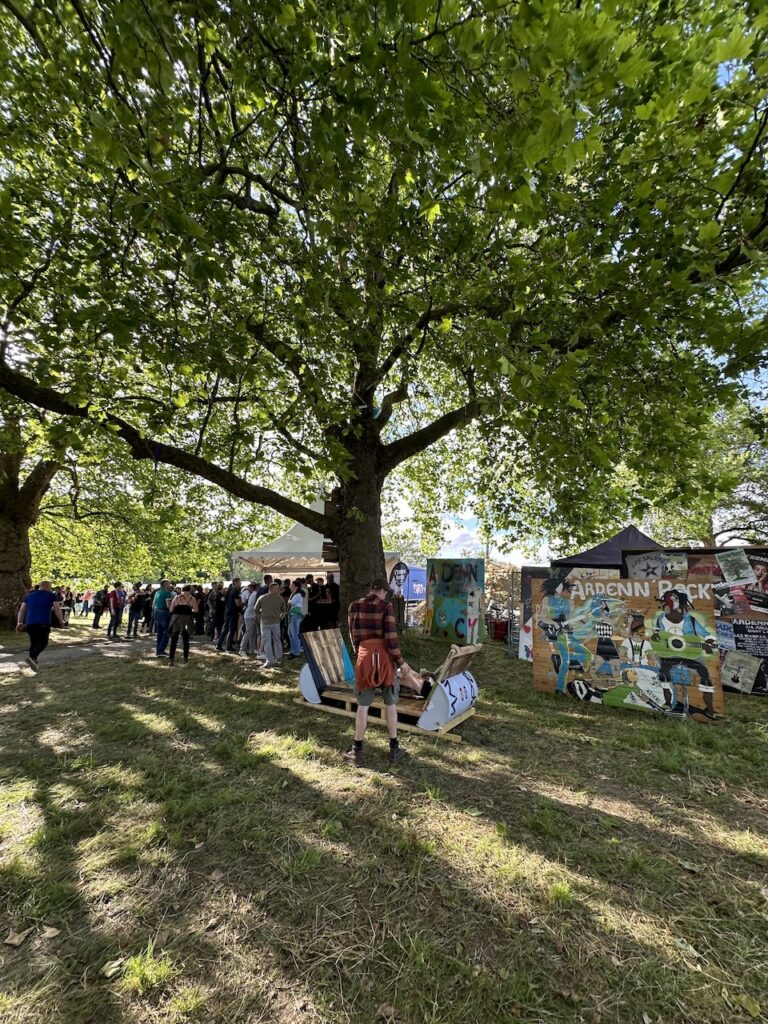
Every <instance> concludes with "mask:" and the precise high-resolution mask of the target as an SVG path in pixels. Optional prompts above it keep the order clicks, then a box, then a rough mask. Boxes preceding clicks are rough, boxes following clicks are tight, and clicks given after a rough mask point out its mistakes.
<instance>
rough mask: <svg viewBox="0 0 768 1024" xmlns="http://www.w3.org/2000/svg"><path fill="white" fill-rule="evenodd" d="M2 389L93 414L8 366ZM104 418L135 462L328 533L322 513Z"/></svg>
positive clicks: (66, 411)
mask: <svg viewBox="0 0 768 1024" xmlns="http://www.w3.org/2000/svg"><path fill="white" fill-rule="evenodd" d="M0 388H4V389H5V390H6V391H8V392H9V393H10V394H12V395H16V397H17V398H21V399H22V400H23V401H25V402H29V403H30V405H36V406H38V407H41V408H43V409H49V410H50V411H51V412H57V413H59V414H60V415H62V416H73V417H75V418H77V419H81V420H82V419H88V418H89V417H90V416H92V415H93V412H94V410H93V408H91V407H89V406H88V405H78V404H77V402H75V401H73V400H72V399H70V398H69V397H68V396H67V395H63V394H61V393H60V392H58V391H55V390H54V389H53V388H48V387H42V386H41V385H40V384H36V383H35V382H34V381H33V380H31V379H30V378H29V377H26V376H25V375H24V374H23V373H20V372H19V371H18V370H14V369H13V368H12V367H10V366H8V364H7V363H0ZM101 415H102V418H101V419H100V420H98V421H97V424H98V425H99V426H100V427H102V428H103V429H105V430H106V431H108V433H109V434H110V435H111V436H113V437H119V438H121V440H123V441H125V443H126V444H127V445H128V447H129V449H130V451H131V455H132V456H133V458H134V459H138V460H142V459H148V460H152V461H153V462H162V463H163V464H164V465H166V466H176V467H177V469H183V470H185V471H186V472H187V473H191V474H193V475H194V476H200V477H202V478H203V479H204V480H209V481H210V482H211V483H213V484H216V485H217V486H218V487H221V489H222V490H224V491H227V492H228V493H229V494H234V495H235V497H238V498H243V499H245V500H246V501H251V502H253V503H254V504H256V505H264V506H265V507H266V508H271V509H274V510H275V512H279V513H280V514H281V515H284V516H287V517H288V518H289V519H293V520H294V521H295V522H297V523H301V524H302V525H303V526H308V527H309V528H310V530H316V531H317V532H318V533H322V534H327V533H329V530H330V523H329V520H328V518H327V517H326V516H324V515H322V514H321V513H320V512H315V511H314V510H313V509H309V508H305V507H304V506H303V505H300V504H299V503H298V502H296V501H293V500H292V499H291V498H286V497H284V496H283V495H282V494H278V493H277V491H273V490H271V489H270V488H268V487H261V486H259V485H258V484H252V483H249V482H248V481H247V480H244V479H243V478H242V477H240V476H238V475H237V474H236V473H231V472H229V470H226V469H222V467H221V466H217V465H216V464H215V463H213V462H209V461H208V460H207V459H204V458H202V457H201V456H199V455H193V454H192V452H187V451H184V449H183V448H176V447H175V446H174V445H169V444H165V443H164V442H162V441H158V440H155V439H154V438H151V437H146V436H145V435H144V434H142V433H141V432H140V431H139V430H137V429H136V427H134V426H132V425H131V424H130V423H127V422H126V421H125V420H124V419H122V418H121V417H120V416H115V415H114V414H112V413H110V412H104V413H102V414H101Z"/></svg>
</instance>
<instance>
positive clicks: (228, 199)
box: [0, 0, 768, 590]
mask: <svg viewBox="0 0 768 1024" xmlns="http://www.w3.org/2000/svg"><path fill="white" fill-rule="evenodd" d="M0 16H2V37H0V65H1V66H2V69H3V70H2V72H0V74H2V76H3V77H2V83H3V88H4V92H5V93H6V95H9V96H11V95H12V96H13V99H14V101H13V104H6V105H3V106H2V108H0V147H2V148H1V149H0V161H1V163H0V170H1V172H2V173H1V174H0V181H1V182H2V193H1V195H0V209H2V211H3V213H4V222H3V228H2V231H3V236H2V238H1V239H0V242H2V248H3V251H4V255H5V257H6V259H5V265H4V270H3V272H2V275H3V276H2V278H1V279H0V287H2V289H3V294H4V296H5V301H6V303H7V305H8V307H9V309H11V311H12V312H11V314H10V315H9V316H8V318H7V330H6V334H7V340H6V342H5V344H4V345H3V350H2V353H0V355H2V361H1V363H0V385H1V386H2V387H4V388H6V389H7V390H8V391H10V392H12V393H13V394H15V395H18V396H19V397H21V398H23V399H24V400H25V401H27V402H30V403H32V404H34V405H39V406H42V407H45V408H48V409H52V410H54V411H56V412H58V413H60V414H62V415H64V416H70V417H73V418H80V419H87V420H88V421H89V422H90V423H91V424H92V425H93V429H105V430H109V431H112V432H113V433H114V434H115V435H116V436H117V437H119V438H121V439H122V440H123V441H124V442H125V443H126V444H127V445H128V446H129V447H130V450H131V452H132V453H133V455H134V456H135V457H136V458H137V459H149V460H154V461H156V462H166V463H169V464H172V465H175V466H177V467H179V468H181V469H184V470H187V471H189V472H191V473H194V474H197V475H199V476H201V477H204V478H206V479H208V480H210V481H212V482H214V483H216V484H218V485H220V486H221V487H223V488H225V489H227V490H229V491H230V492H231V493H233V494H235V495H237V496H239V497H242V498H245V499H247V500H250V501H254V502H257V503H261V504H264V505H266V506H268V507H270V508H272V509H275V510H277V511H278V512H280V513H282V514H284V515H287V516H290V517H291V518H293V519H296V520H298V521H300V522H302V523H305V524H306V525H308V526H310V527H312V528H315V529H318V530H320V531H321V532H323V533H325V534H327V535H330V536H332V537H333V538H334V540H335V541H336V543H337V544H338V548H339V559H340V563H341V569H342V574H343V577H344V580H345V584H346V586H347V587H348V588H349V589H351V590H352V589H359V588H360V587H362V586H364V585H365V584H366V583H367V582H368V581H369V580H370V578H371V576H372V575H374V574H375V573H378V572H380V571H381V569H382V567H383V553H382V545H381V536H380V534H381V530H380V526H381V506H380V496H381V492H382V487H383V485H384V482H385V481H386V479H387V477H388V476H389V475H390V474H391V473H392V472H393V471H395V470H396V469H397V468H398V467H400V466H402V465H403V464H404V463H405V462H406V461H407V460H410V459H412V458H414V457H416V458H418V457H419V456H420V453H423V452H424V451H425V450H426V449H428V448H429V446H431V445H433V444H435V443H437V442H439V441H440V440H441V439H443V438H445V437H446V436H447V435H448V434H449V433H450V432H452V431H454V432H456V431H458V432H461V431H463V430H466V429H467V428H468V425H469V424H471V423H473V422H476V421H477V422H479V424H480V425H481V427H482V429H483V430H484V432H485V436H486V439H488V438H489V437H491V438H492V437H494V436H495V434H494V431H497V430H503V431H504V437H505V443H507V444H508V445H509V446H510V447H514V446H515V445H517V446H519V447H520V450H521V451H525V452H527V453H528V454H529V461H530V463H531V465H532V470H531V472H532V474H533V476H534V477H536V476H537V475H540V476H542V477H546V479H547V480H548V481H549V482H550V484H551V482H552V481H553V480H554V481H557V482H558V485H559V486H560V487H561V488H562V489H563V490H565V489H566V488H569V489H570V490H571V491H572V492H573V493H574V495H575V496H577V495H578V490H579V487H580V486H581V485H582V482H583V481H584V480H585V479H586V477H587V476H589V477H590V480H591V481H592V483H591V484H590V486H599V484H600V481H601V479H609V478H610V475H611V469H612V465H613V464H614V463H615V462H616V461H618V460H619V459H621V458H623V459H624V460H625V461H626V462H627V463H628V464H632V463H633V462H634V464H635V465H636V466H642V465H645V466H646V467H649V466H651V465H653V464H654V463H655V464H659V465H661V466H662V467H663V469H664V472H667V473H674V472H675V465H676V460H677V461H678V462H679V460H680V453H681V452H684V451H685V445H686V444H688V443H691V441H692V438H693V437H694V436H695V432H696V430H697V428H698V427H699V426H700V425H701V424H702V423H703V422H705V421H706V419H707V417H708V416H709V415H710V412H711V408H712V406H713V403H714V402H716V401H717V400H719V399H720V397H721V395H720V393H719V392H720V389H721V387H722V381H723V379H724V378H725V376H727V375H728V374H735V373H737V372H738V371H739V370H741V369H743V368H745V367H749V366H754V365H756V363H757V362H758V361H759V358H760V353H761V352H762V351H763V349H764V345H763V344H762V342H763V340H764V330H763V326H764V325H763V321H762V320H761V314H760V312H759V305H758V304H757V303H756V302H755V300H754V294H753V286H754V283H755V281H756V279H757V278H758V277H759V274H760V272H761V267H764V265H765V263H764V254H765V249H766V244H767V243H768V173H767V171H766V161H765V152H766V149H765V147H766V136H767V132H768V106H766V103H765V94H766V80H767V78H768V65H767V63H766V59H765V54H766V52H767V48H766V24H767V22H768V16H766V13H765V12H763V11H761V9H760V8H759V6H758V5H755V4H752V3H749V2H747V0H725V2H718V3H713V2H709V0H698V2H693V3H685V4H682V3H676V2H674V0H673V2H670V0H651V2H647V0H643V2H639V0H628V2H623V3H622V2H611V3H608V4H600V5H594V4H590V3H581V2H580V0H574V2H572V3H569V2H566V3H561V2H557V3H556V2H554V0H538V2H519V3H516V2H499V0H479V2H465V3H462V2H457V0H447V2H445V0H444V2H441V3H437V4H434V5H432V4H428V3H426V2H425V0H408V2H405V3H403V4H402V5H401V4H398V3H394V2H387V3H385V4H383V5H378V4H368V3H362V2H359V0H346V2H342V3H336V2H334V3H326V2H320V3H311V2H309V3H304V4H298V3H297V4H292V3H283V4H280V3H271V2H259V0H231V2H228V3H227V4H224V3H221V2H218V0H193V2H191V3H185V4H181V3H169V2H168V0H119V2H118V0H68V2H64V0H60V2H57V0H45V2H43V3H39V4H37V5H35V6H34V7H33V6H32V5H31V4H29V3H28V2H25V0H14V3H12V4H11V3H4V4H3V6H1V7H0ZM459 436H461V434H460V435H459ZM470 436H471V435H469V434H467V441H466V443H470V442H469V438H470ZM486 443H487V440H486ZM587 467H591V468H590V469H587ZM276 468H277V469H279V479H280V480H281V481H282V482H284V483H285V486H283V484H282V483H281V485H280V488H278V487H277V486H276V485H275V483H274V480H275V470H276ZM648 472H649V476H652V475H653V473H652V472H651V470H648ZM322 487H327V488H328V490H329V491H332V494H333V498H334V503H333V507H332V508H331V509H330V510H329V512H328V513H327V514H322V513H319V512H316V511H313V510H312V509H311V508H310V507H309V506H308V504H307V503H306V501H302V500H297V499H301V495H302V493H304V494H307V493H308V492H311V491H315V490H316V489H317V488H322ZM575 507H577V505H575Z"/></svg>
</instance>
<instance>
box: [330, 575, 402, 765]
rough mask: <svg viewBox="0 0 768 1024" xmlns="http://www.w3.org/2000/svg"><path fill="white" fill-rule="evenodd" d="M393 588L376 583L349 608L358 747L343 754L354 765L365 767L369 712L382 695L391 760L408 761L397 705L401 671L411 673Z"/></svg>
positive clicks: (381, 581)
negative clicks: (391, 599) (399, 631)
mask: <svg viewBox="0 0 768 1024" xmlns="http://www.w3.org/2000/svg"><path fill="white" fill-rule="evenodd" d="M388 595H389V585H388V583H387V581H386V580H385V579H383V578H382V579H375V580H374V581H373V583H372V584H371V589H370V591H369V592H368V594H366V596H365V597H361V598H360V600H358V601H353V602H352V604H351V605H350V606H349V635H350V638H351V640H352V646H353V648H354V650H355V651H356V652H357V661H356V663H355V690H356V692H357V716H356V719H355V742H354V745H353V746H352V747H351V748H350V749H349V750H348V751H347V752H346V753H345V754H343V755H342V756H343V758H344V760H345V761H349V762H350V763H351V764H358V765H359V764H362V763H363V739H364V737H365V730H366V729H367V728H368V709H369V708H370V706H371V704H372V703H373V699H374V697H375V696H376V695H377V694H379V695H380V696H381V697H382V698H383V700H384V704H385V705H386V711H385V714H386V720H387V729H388V730H389V759H390V761H392V762H393V764H397V763H398V762H399V761H402V760H403V758H404V757H406V756H407V755H406V753H405V751H404V750H402V749H401V747H400V745H399V743H398V740H397V701H398V697H399V696H400V687H399V686H398V683H397V679H396V672H397V669H398V668H401V669H405V670H406V671H407V672H410V669H409V667H408V665H407V664H406V663H405V661H404V660H403V656H402V654H401V653H400V638H399V637H398V635H397V628H396V624H395V612H394V609H393V608H392V605H391V604H390V602H389V601H388V600H387V597H388Z"/></svg>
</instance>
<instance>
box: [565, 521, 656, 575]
mask: <svg viewBox="0 0 768 1024" xmlns="http://www.w3.org/2000/svg"><path fill="white" fill-rule="evenodd" d="M649 548H656V549H661V544H657V543H656V541H655V540H651V538H650V537H646V535H645V534H644V533H643V531H642V530H638V528H637V527H636V526H627V527H625V528H624V529H623V530H622V531H621V532H620V533H617V534H616V536H615V537H611V538H610V540H606V541H603V543H602V544H598V545H597V547H595V548H589V550H588V551H582V552H580V553H579V554H578V555H569V556H568V557H567V558H557V559H555V561H553V562H552V566H553V567H555V566H563V567H565V566H569V565H570V566H573V567H574V568H576V567H579V568H581V569H621V566H622V552H623V551H633V550H635V551H636V550H640V551H642V550H648V549H649Z"/></svg>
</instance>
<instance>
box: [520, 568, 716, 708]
mask: <svg viewBox="0 0 768 1024" xmlns="http://www.w3.org/2000/svg"><path fill="white" fill-rule="evenodd" d="M532 590H533V596H532V605H533V622H534V625H533V638H534V650H533V661H534V666H533V670H534V686H535V688H536V689H538V690H542V691H544V692H547V693H562V694H565V695H566V696H570V697H574V698H576V699H577V700H584V701H588V702H590V703H593V704H606V705H609V706H615V707H623V708H630V709H632V710H638V711H646V712H650V711H655V712H658V713H661V714H664V715H669V716H674V717H679V718H683V717H687V716H690V717H693V718H696V719H700V720H704V719H707V718H714V717H716V716H717V715H721V714H722V713H723V696H722V689H721V686H720V660H719V654H718V648H717V636H716V628H715V617H714V611H713V599H712V584H711V583H710V582H709V581H702V580H700V579H691V578H688V579H685V580H653V579H650V580H638V579H634V580H610V579H592V580H576V579H572V578H570V577H568V578H567V579H562V578H558V577H550V578H548V579H534V580H532Z"/></svg>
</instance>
